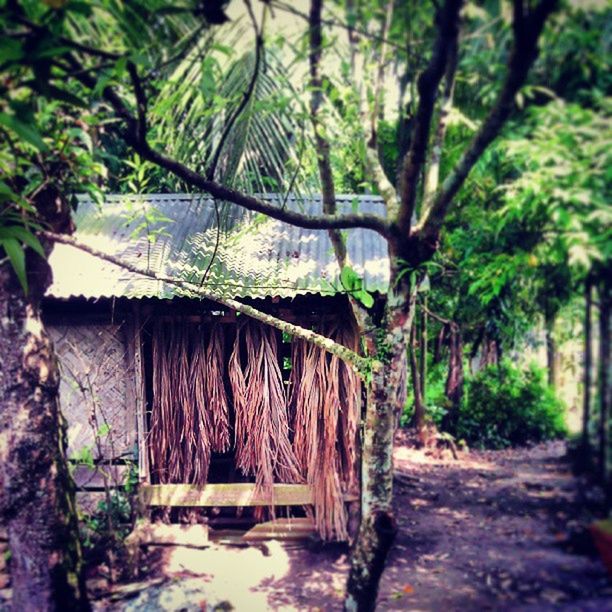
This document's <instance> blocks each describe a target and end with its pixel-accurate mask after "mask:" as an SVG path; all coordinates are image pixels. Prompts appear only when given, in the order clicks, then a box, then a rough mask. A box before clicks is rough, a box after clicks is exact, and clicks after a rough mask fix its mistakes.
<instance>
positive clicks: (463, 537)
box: [97, 443, 612, 612]
mask: <svg viewBox="0 0 612 612" xmlns="http://www.w3.org/2000/svg"><path fill="white" fill-rule="evenodd" d="M563 453H564V446H563V444H560V443H555V444H549V445H545V446H539V447H536V448H533V449H531V450H514V451H503V452H488V453H470V454H469V455H461V456H460V458H459V460H457V461H456V460H453V459H451V458H449V459H445V460H440V459H435V458H433V457H430V456H427V455H426V454H425V453H423V452H422V451H416V450H413V449H410V448H408V447H406V446H404V445H399V446H398V449H397V454H396V466H397V487H396V511H397V518H398V525H399V534H398V538H397V541H396V545H395V547H394V549H393V551H392V554H391V557H390V559H389V564H388V567H387V569H386V571H385V574H384V576H383V580H382V584H381V592H380V597H379V606H378V609H379V610H426V611H430V610H431V611H438V610H443V611H445V612H446V611H448V612H450V611H454V610H468V611H469V610H533V611H536V610H537V611H541V610H593V611H595V610H597V611H598V612H599V611H605V610H612V585H611V583H610V582H609V581H608V579H607V577H606V574H605V571H604V569H603V566H602V565H601V563H600V562H599V561H598V560H596V559H595V558H593V557H590V556H588V555H584V554H581V555H578V554H571V553H570V552H568V549H569V548H571V546H569V545H570V544H571V542H572V537H571V534H572V533H573V532H574V531H576V530H577V528H578V527H579V522H580V521H581V520H583V519H584V517H583V516H581V514H580V513H581V512H582V510H581V508H580V506H579V505H578V503H577V495H578V491H577V486H576V481H575V480H574V479H573V478H572V476H571V474H570V472H569V470H568V468H567V466H566V464H565V463H564V461H563V459H562V455H563ZM346 559H347V554H346V550H345V549H344V548H343V547H339V546H331V547H325V548H323V549H321V550H308V549H304V548H300V549H296V548H291V547H288V546H283V545H281V544H279V543H278V542H270V543H267V544H265V545H264V546H262V547H260V548H248V549H240V548H230V547H222V546H218V547H214V548H210V549H206V550H193V549H184V548H183V549H179V548H177V549H173V550H166V551H165V556H164V559H163V564H162V565H163V574H164V575H165V576H166V577H168V580H166V582H164V584H162V585H160V586H159V587H155V588H153V589H148V590H147V591H145V592H143V593H141V594H140V595H139V596H138V597H136V598H133V599H132V600H130V601H123V602H120V603H119V602H118V603H116V604H114V605H110V606H109V604H108V602H107V601H106V602H103V601H100V602H99V603H98V606H97V608H98V609H109V608H110V609H117V610H119V609H120V610H145V609H146V610H156V609H168V610H178V609H185V610H201V609H203V608H206V606H205V605H204V602H206V604H207V606H208V609H213V607H214V606H215V605H217V604H219V603H221V602H225V601H227V602H229V603H230V604H231V605H232V606H233V609H236V610H245V611H248V612H252V611H257V610H280V609H282V610H295V609H297V610H336V609H340V608H341V603H342V592H343V588H344V583H345V577H346V571H347V561H346ZM222 609H231V608H229V607H226V608H222Z"/></svg>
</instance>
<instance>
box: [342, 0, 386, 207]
mask: <svg viewBox="0 0 612 612" xmlns="http://www.w3.org/2000/svg"><path fill="white" fill-rule="evenodd" d="M353 10H354V7H353V4H352V2H347V13H348V12H350V11H353ZM392 17H393V0H389V1H388V3H387V9H386V12H385V20H384V22H383V25H382V30H381V36H380V38H381V39H382V40H383V41H384V40H386V37H387V33H388V31H389V28H390V26H391V19H392ZM349 45H350V49H351V70H352V75H353V80H354V81H355V83H357V82H358V77H357V70H356V62H355V57H356V56H357V38H356V37H355V35H354V33H353V32H352V30H349ZM385 54H386V44H385V43H384V42H383V44H382V47H381V49H380V52H379V57H378V67H377V75H376V85H375V89H374V99H375V103H374V108H373V109H372V110H371V111H370V117H369V120H368V108H367V102H366V99H365V94H364V88H363V85H360V86H359V87H358V96H359V114H360V115H361V121H362V123H363V125H364V126H366V125H368V124H369V125H370V134H369V136H368V135H365V134H364V137H365V151H366V159H365V162H366V169H367V171H368V173H369V174H370V178H371V179H372V181H373V183H374V184H375V185H376V188H377V189H378V192H379V193H380V194H381V196H382V198H383V200H384V202H385V206H386V207H387V211H388V215H389V217H395V216H396V215H397V211H398V201H397V192H396V190H395V187H393V185H392V184H391V181H389V179H388V178H387V175H386V173H385V170H384V168H383V167H382V164H381V162H380V157H379V155H378V146H377V130H378V119H379V101H380V98H381V94H382V91H381V88H382V84H383V82H384V70H385ZM364 72H365V71H364Z"/></svg>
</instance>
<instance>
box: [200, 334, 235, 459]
mask: <svg viewBox="0 0 612 612" xmlns="http://www.w3.org/2000/svg"><path fill="white" fill-rule="evenodd" d="M224 351H225V343H224V341H223V330H222V328H221V326H220V325H219V324H218V323H217V324H215V325H213V327H212V329H211V331H210V339H209V342H208V349H207V351H206V374H205V376H206V391H207V393H206V402H207V405H208V411H209V413H210V415H211V422H212V428H211V430H210V440H211V444H212V450H214V451H215V452H217V453H225V452H227V451H228V450H229V448H230V425H229V405H228V400H227V393H226V391H225V383H224V378H225V363H224V360H223V358H224Z"/></svg>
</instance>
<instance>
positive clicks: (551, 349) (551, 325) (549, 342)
mask: <svg viewBox="0 0 612 612" xmlns="http://www.w3.org/2000/svg"><path fill="white" fill-rule="evenodd" d="M545 326H546V367H547V368H548V385H549V386H550V387H552V388H553V389H555V388H556V382H557V367H556V359H557V344H556V342H555V337H554V329H555V317H554V316H553V315H549V314H548V313H547V314H546V319H545Z"/></svg>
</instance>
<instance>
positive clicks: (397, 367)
mask: <svg viewBox="0 0 612 612" xmlns="http://www.w3.org/2000/svg"><path fill="white" fill-rule="evenodd" d="M390 284H391V286H392V287H395V290H391V291H390V292H389V296H388V297H387V304H386V306H385V312H384V314H383V315H382V318H381V321H380V326H381V327H379V331H380V330H381V329H382V330H384V332H385V333H384V334H380V333H378V334H377V333H376V332H375V331H374V332H370V333H368V334H367V335H366V344H367V347H368V353H369V355H371V356H372V357H375V358H376V359H378V360H379V362H381V363H382V365H381V367H378V368H375V369H374V370H373V372H372V376H371V380H370V382H369V384H368V386H367V405H366V417H365V423H364V438H363V448H362V463H361V465H362V477H361V478H362V481H361V511H362V515H361V524H360V526H359V533H358V536H357V539H356V541H355V543H354V545H353V548H352V549H351V559H350V562H351V567H350V571H349V577H348V583H347V596H346V600H345V602H344V606H345V610H358V611H359V612H366V611H367V612H369V611H371V610H374V609H375V607H376V597H377V594H378V583H379V581H380V576H381V575H382V572H383V570H384V568H385V562H386V559H387V555H388V553H389V550H390V548H391V545H392V544H393V541H394V539H395V534H396V532H397V526H396V523H395V518H394V516H393V509H392V505H391V504H392V495H393V437H394V434H395V427H396V423H397V419H398V416H399V414H400V411H401V410H402V408H403V406H404V403H405V401H406V369H407V363H406V357H407V353H408V341H409V338H410V329H411V326H412V320H413V315H414V301H415V292H414V290H411V289H409V288H407V287H404V288H403V289H402V288H400V287H398V285H400V284H401V283H394V282H391V283H390ZM383 325H384V327H382V326H383ZM370 329H374V328H373V327H370Z"/></svg>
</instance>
